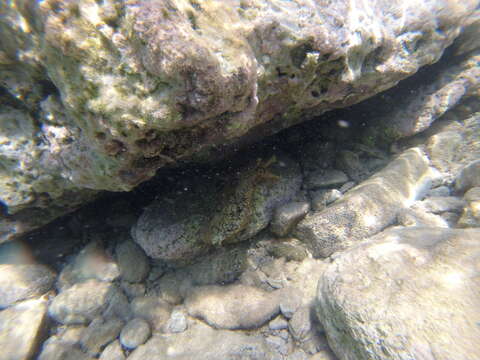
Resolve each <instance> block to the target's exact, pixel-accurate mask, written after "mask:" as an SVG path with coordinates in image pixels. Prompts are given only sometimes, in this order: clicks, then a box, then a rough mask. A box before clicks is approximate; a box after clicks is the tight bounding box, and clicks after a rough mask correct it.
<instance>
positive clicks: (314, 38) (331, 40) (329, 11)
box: [0, 0, 478, 241]
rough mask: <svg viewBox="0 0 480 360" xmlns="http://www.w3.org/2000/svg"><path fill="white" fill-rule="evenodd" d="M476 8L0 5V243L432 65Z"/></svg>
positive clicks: (442, 2)
mask: <svg viewBox="0 0 480 360" xmlns="http://www.w3.org/2000/svg"><path fill="white" fill-rule="evenodd" d="M477 5H478V1H475V0H465V1H462V2H461V3H458V2H453V1H448V0H438V1H435V2H424V1H421V0H415V1H410V2H408V3H407V4H405V3H404V2H403V1H400V0H395V1H389V2H385V1H382V2H361V1H354V2H352V1H347V0H339V1H334V2H321V3H318V2H307V1H303V0H297V1H289V2H280V3H279V2H274V1H260V0H251V1H248V2H242V3H241V4H237V3H234V2H225V1H219V0H216V1H210V2H206V3H201V4H200V3H198V2H191V3H189V2H185V1H180V0H168V1H153V2H150V1H142V0H135V1H103V2H97V1H93V0H81V1H76V2H71V1H66V2H58V1H55V0H47V1H42V2H21V1H10V2H2V3H1V4H0V13H2V15H3V16H2V17H1V19H0V30H1V32H2V35H3V37H2V44H1V45H0V80H1V83H2V91H1V93H0V99H1V100H0V101H1V103H2V105H3V104H5V106H3V107H2V110H1V111H0V134H1V135H0V167H1V168H2V172H1V175H0V189H1V191H0V201H1V202H2V203H3V204H4V205H5V210H6V215H5V216H10V217H9V218H8V219H9V221H8V222H7V223H4V224H2V226H1V228H0V241H4V240H7V239H10V238H13V237H16V236H18V235H19V234H21V233H23V232H25V231H28V230H30V229H32V228H35V227H38V226H40V225H42V224H44V223H46V222H48V221H51V220H52V219H53V218H55V217H57V216H60V215H62V214H64V213H66V212H68V211H71V210H72V209H73V208H75V207H78V206H79V205H80V204H82V203H85V202H86V201H87V200H88V199H91V197H92V196H93V195H94V194H95V193H96V192H98V191H101V190H109V191H125V190H131V189H132V188H133V187H135V186H136V185H138V184H139V183H141V182H143V181H145V180H147V179H149V178H151V177H152V176H153V175H154V174H155V172H156V170H157V169H159V168H161V167H163V166H165V165H166V164H169V165H171V164H176V163H177V162H178V161H183V160H195V159H200V158H207V159H208V157H209V152H208V151H209V150H211V149H213V147H214V146H217V145H222V144H234V143H238V142H240V141H245V140H249V139H259V138H261V137H264V136H266V135H269V134H272V133H274V132H277V131H278V130H280V129H282V128H285V127H288V126H291V125H293V124H295V123H298V122H301V121H304V120H307V119H311V118H312V117H314V116H316V115H319V114H321V113H323V112H325V111H326V110H329V109H332V108H338V107H346V106H349V105H352V104H354V103H357V102H359V101H361V100H363V99H366V98H368V97H370V96H372V95H374V94H376V93H379V92H381V91H383V90H385V89H388V88H390V87H392V86H394V85H395V84H397V83H398V81H400V80H401V79H404V78H406V77H408V76H410V75H413V74H414V73H416V72H417V70H418V69H419V68H420V67H422V66H425V65H428V64H432V63H434V62H436V61H437V60H438V59H439V58H440V56H441V55H442V54H443V52H444V50H445V49H446V48H447V47H448V46H449V45H451V44H452V42H453V41H454V40H455V39H456V38H457V37H458V36H459V35H460V33H461V30H462V27H463V25H468V26H470V27H471V26H474V24H475V20H472V19H471V17H473V16H474V9H475V8H476V6H477ZM469 40H470V39H469V38H468V37H465V41H469ZM464 85H465V81H463V82H460V83H459V84H457V83H455V87H458V88H460V90H461V88H462V86H464ZM447 90H448V89H446V90H445V91H447ZM466 91H467V92H468V91H469V90H466ZM447 92H448V91H447ZM456 98H458V96H457V97H456ZM441 107H442V108H443V106H441ZM437 112H438V111H437ZM31 114H35V118H33V117H32V115H31ZM73 199H75V201H73ZM45 208H55V209H54V211H53V210H49V211H48V212H46V213H44V212H42V211H39V210H41V209H45ZM30 209H35V210H36V211H37V212H38V213H39V214H40V215H41V216H40V217H36V218H34V217H32V216H26V215H25V214H23V215H21V214H20V212H21V211H22V210H30ZM2 221H3V220H2Z"/></svg>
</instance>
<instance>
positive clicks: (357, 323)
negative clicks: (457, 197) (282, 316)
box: [316, 227, 480, 360]
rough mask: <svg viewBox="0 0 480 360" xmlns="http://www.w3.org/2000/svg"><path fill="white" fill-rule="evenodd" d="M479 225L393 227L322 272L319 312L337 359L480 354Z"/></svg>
mask: <svg viewBox="0 0 480 360" xmlns="http://www.w3.org/2000/svg"><path fill="white" fill-rule="evenodd" d="M479 236H480V230H479V229H465V230H461V229H445V228H428V227H411V228H393V229H390V230H387V231H384V232H382V233H380V234H378V235H376V236H374V237H372V238H370V239H369V240H367V241H365V242H364V243H362V244H360V245H358V246H356V247H354V248H352V249H349V250H347V251H346V252H343V253H342V254H340V255H339V256H337V257H336V258H335V260H334V261H333V262H332V263H331V264H330V265H328V267H327V268H326V270H325V271H324V272H323V274H322V275H321V277H320V280H319V285H318V293H317V301H318V302H317V305H316V308H317V312H318V317H319V319H320V321H321V322H322V324H323V326H324V328H325V332H326V334H327V338H328V343H329V345H330V347H331V348H332V350H333V351H334V352H335V354H336V355H337V357H338V358H339V359H340V360H367V359H368V360H370V359H387V358H388V359H392V360H407V359H438V360H447V359H448V360H449V359H465V360H473V359H477V358H478V357H479V356H480V348H479V347H478V344H479V342H480V327H479V326H478V324H479V322H480V298H479V297H478V289H479V287H480V277H479V276H478V275H479V268H478V258H479V254H480V243H479V242H478V239H479Z"/></svg>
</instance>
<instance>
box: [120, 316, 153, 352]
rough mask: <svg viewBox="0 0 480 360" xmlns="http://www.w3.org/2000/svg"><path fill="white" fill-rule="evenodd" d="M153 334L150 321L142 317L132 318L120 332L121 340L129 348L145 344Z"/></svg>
mask: <svg viewBox="0 0 480 360" xmlns="http://www.w3.org/2000/svg"><path fill="white" fill-rule="evenodd" d="M151 334H152V332H151V329H150V325H149V324H148V322H147V321H146V320H144V319H141V318H135V319H132V320H130V321H129V322H128V323H127V325H125V327H124V328H123V329H122V332H121V333H120V342H121V343H122V345H123V346H125V347H126V348H127V349H135V348H137V347H138V346H140V345H142V344H144V343H145V342H146V341H147V340H148V339H149V338H150V335H151Z"/></svg>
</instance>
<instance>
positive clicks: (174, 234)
mask: <svg viewBox="0 0 480 360" xmlns="http://www.w3.org/2000/svg"><path fill="white" fill-rule="evenodd" d="M235 173H236V174H235V175H234V176H228V177H227V179H226V181H225V183H224V184H222V185H217V184H215V183H214V182H213V181H209V180H205V181H204V183H202V184H199V185H197V186H196V187H195V186H193V187H192V190H191V191H189V192H187V193H182V194H180V195H179V196H177V197H175V198H174V199H170V198H169V197H168V196H167V197H165V198H163V199H160V200H158V201H156V202H154V203H153V204H152V205H151V206H149V207H148V208H147V209H146V210H145V211H144V213H143V214H142V216H141V217H140V218H139V220H138V222H137V224H136V225H135V226H134V227H133V229H132V236H133V238H134V240H135V241H136V242H137V243H138V244H139V245H140V246H141V247H142V248H143V249H144V250H145V252H146V253H147V255H148V256H150V257H152V258H156V259H163V260H167V261H188V260H192V259H193V258H195V257H197V256H198V255H200V254H202V253H203V252H205V251H206V250H208V249H209V248H211V247H213V246H220V245H227V244H232V243H237V242H241V241H245V240H247V239H249V238H251V237H252V236H254V235H255V234H257V233H258V232H259V231H261V230H262V229H264V228H266V227H267V226H268V224H269V222H270V220H271V218H272V216H273V212H274V209H275V208H276V207H278V206H280V205H283V204H285V203H287V202H289V201H291V200H293V198H294V197H295V195H296V194H297V192H298V191H299V190H300V186H301V181H302V177H301V173H300V168H299V166H298V164H297V163H296V162H295V161H293V160H292V159H291V158H290V157H288V156H286V155H283V154H280V153H279V154H277V155H270V156H267V157H266V158H264V159H261V158H260V159H256V160H253V161H250V162H248V163H247V164H246V165H244V166H241V167H239V168H238V169H237V171H236V172H235Z"/></svg>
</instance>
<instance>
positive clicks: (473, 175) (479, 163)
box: [455, 160, 480, 193]
mask: <svg viewBox="0 0 480 360" xmlns="http://www.w3.org/2000/svg"><path fill="white" fill-rule="evenodd" d="M477 186H480V160H475V161H473V162H471V163H470V164H468V165H467V166H465V167H464V168H463V169H462V171H460V173H459V174H458V176H457V178H456V179H455V190H456V191H457V192H461V193H464V192H465V191H468V190H470V189H471V188H473V187H477Z"/></svg>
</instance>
